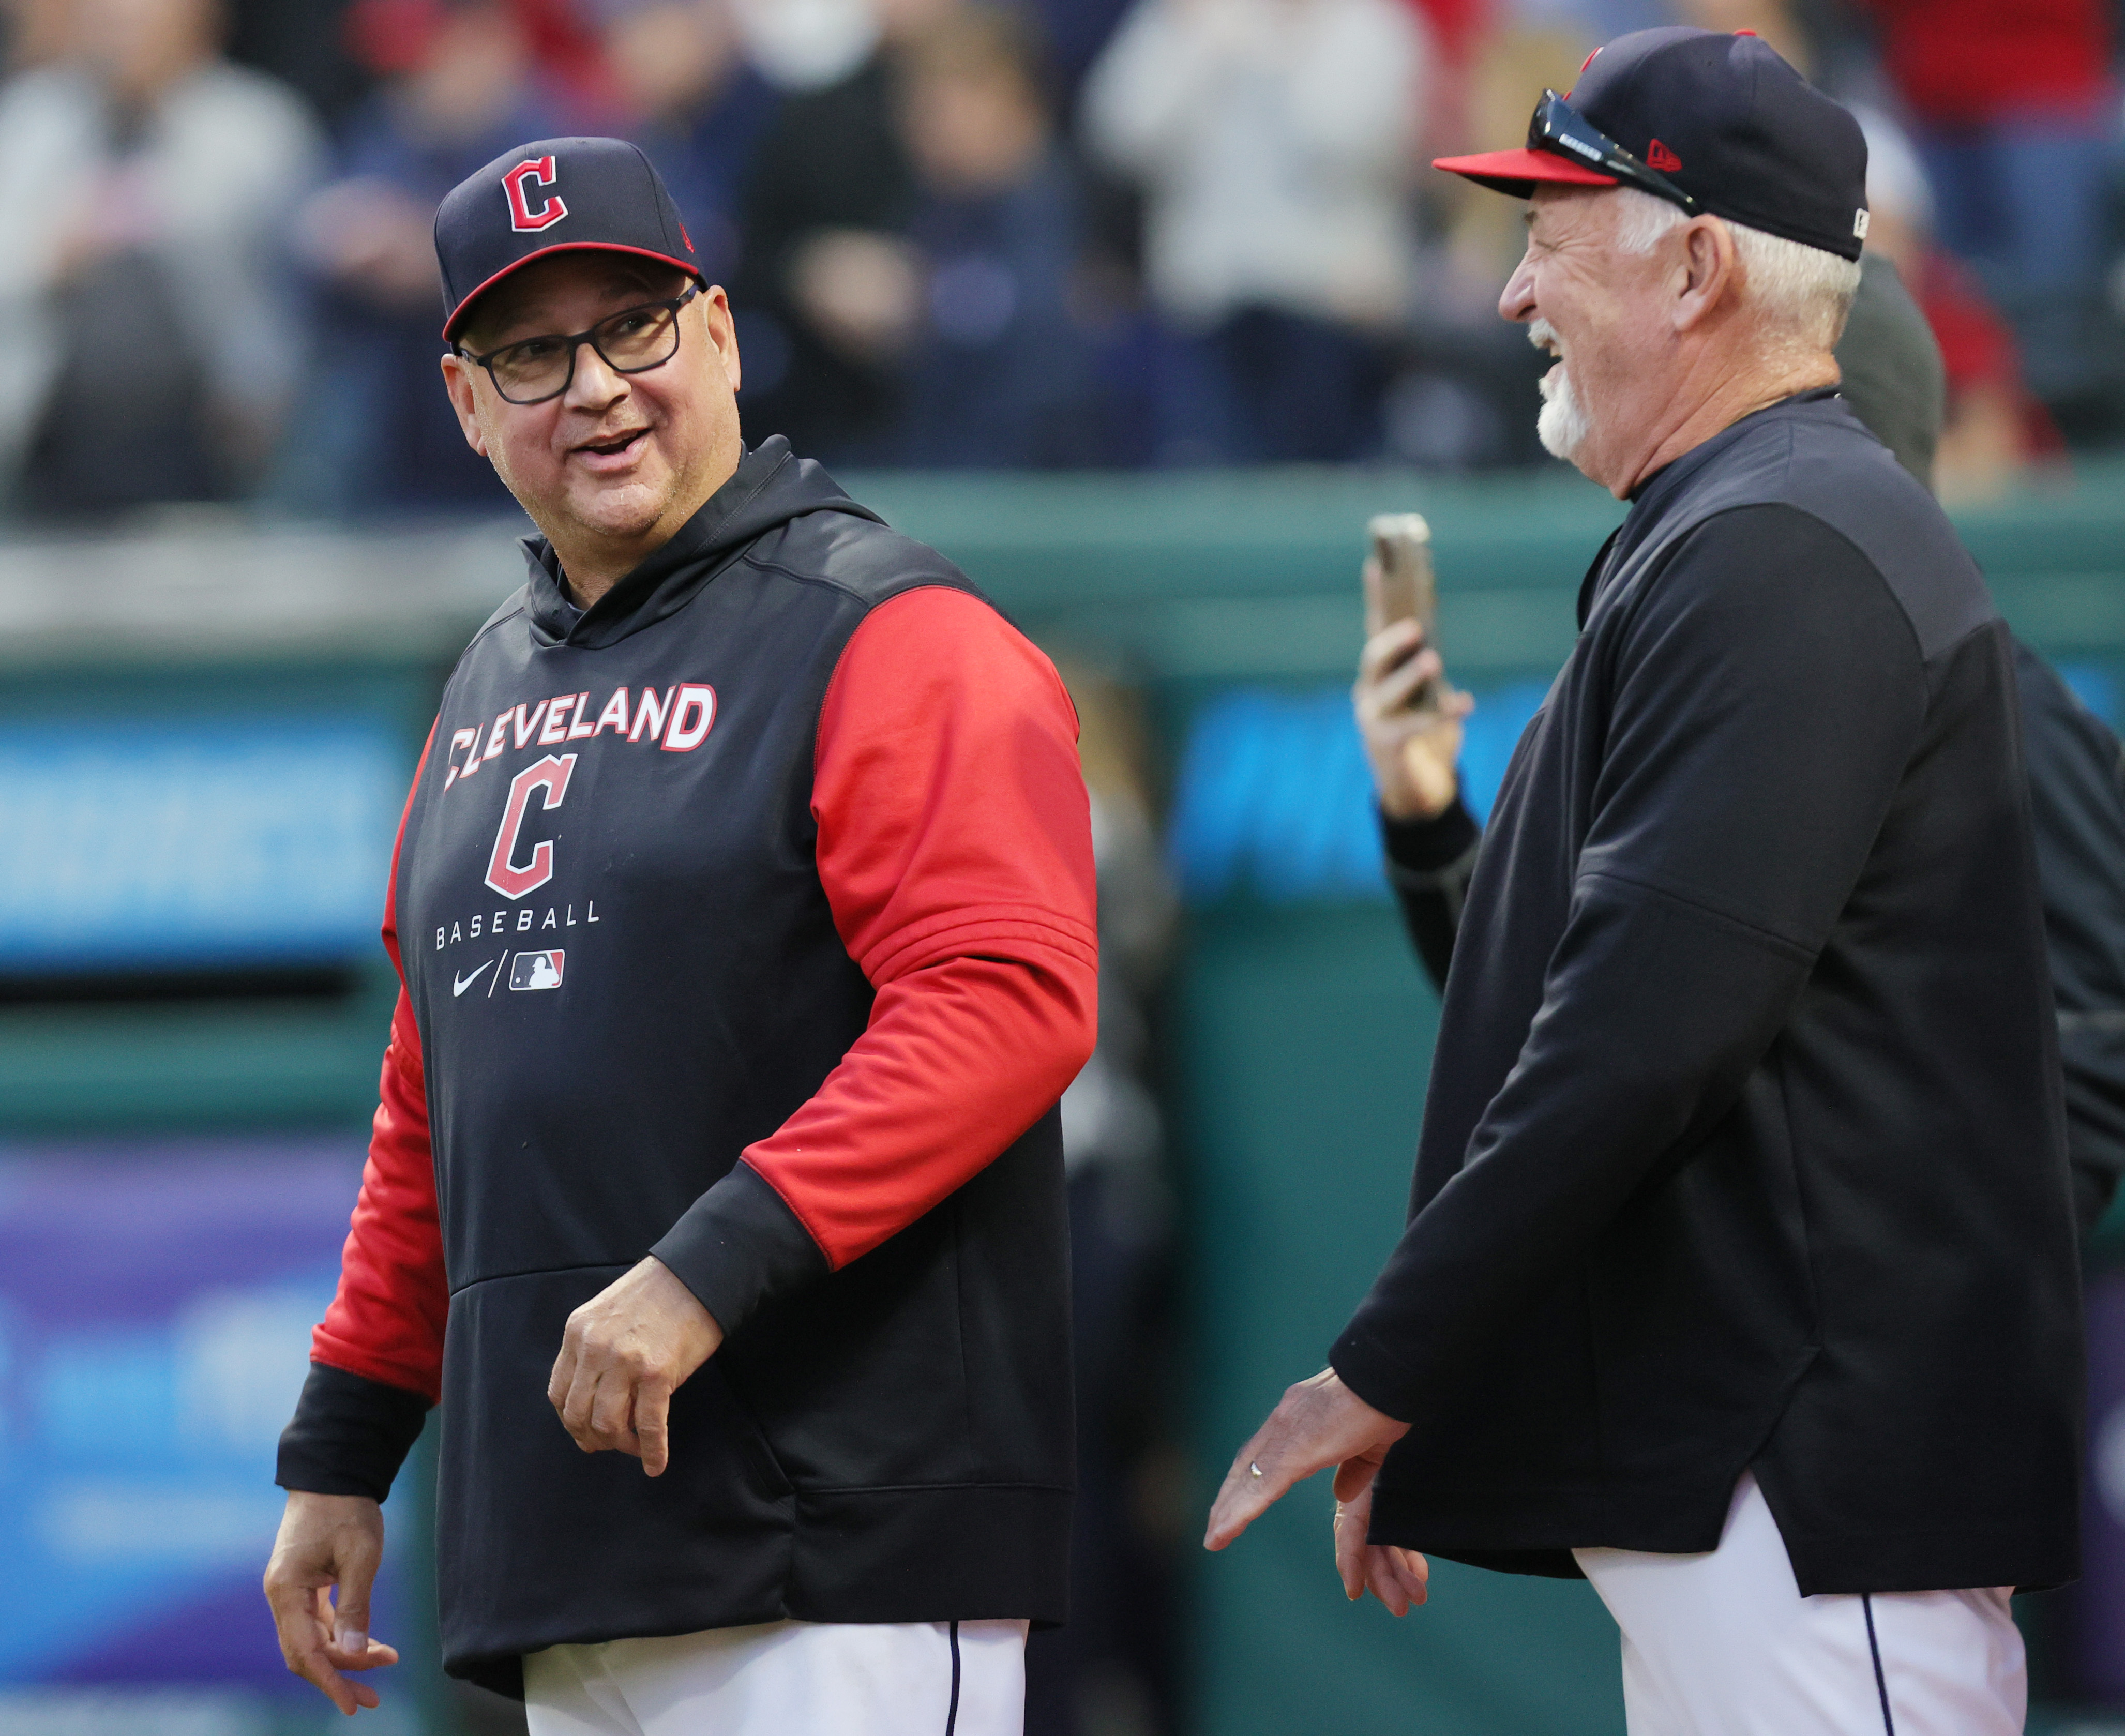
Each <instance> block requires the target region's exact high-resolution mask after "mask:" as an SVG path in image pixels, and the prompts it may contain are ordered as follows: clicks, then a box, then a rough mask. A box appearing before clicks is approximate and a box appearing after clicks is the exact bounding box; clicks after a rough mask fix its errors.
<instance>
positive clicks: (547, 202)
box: [436, 139, 708, 343]
mask: <svg viewBox="0 0 2125 1736" xmlns="http://www.w3.org/2000/svg"><path fill="white" fill-rule="evenodd" d="M581 248H601V249H604V250H605V251H607V252H615V253H636V254H639V255H641V256H643V257H644V258H646V259H655V260H661V261H663V262H664V263H665V264H666V265H668V266H676V267H678V269H679V270H680V271H685V272H686V273H688V274H689V275H691V276H693V277H695V278H697V279H699V280H700V281H701V282H702V283H703V284H706V282H707V281H708V280H707V278H706V277H705V276H704V275H703V274H702V271H701V262H700V260H699V259H698V258H697V257H695V253H694V238H693V237H692V236H690V235H689V234H688V233H686V224H685V223H681V221H680V220H679V208H678V207H677V206H676V205H674V204H672V202H671V194H670V192H668V191H667V190H666V188H665V186H664V181H663V178H662V176H659V175H658V174H657V171H656V170H655V168H653V167H652V166H651V164H650V162H649V159H648V158H647V157H645V156H643V154H642V153H641V151H640V150H639V149H638V148H636V147H635V146H634V145H631V144H629V143H628V142H627V141H626V140H625V139H539V140H538V141H537V142H536V143H532V144H524V145H519V146H518V147H517V148H516V149H515V150H513V151H505V152H503V153H502V155H501V156H499V157H497V158H495V159H494V161H493V162H490V163H489V164H488V166H487V167H485V168H483V169H482V170H480V171H479V172H478V173H477V174H474V175H472V176H468V177H467V178H466V179H465V180H464V181H459V183H458V184H457V185H456V186H455V187H452V188H451V189H450V192H449V194H448V195H446V196H445V198H444V200H443V202H442V204H441V205H439V206H437V207H436V263H437V264H439V265H440V266H441V267H442V269H443V336H444V338H445V341H450V342H453V343H454V342H455V341H456V340H457V333H458V328H459V327H460V326H461V325H463V324H464V318H465V315H466V313H468V312H469V310H470V308H471V307H472V304H473V303H474V302H475V301H476V300H478V299H479V297H480V296H481V295H482V294H484V293H485V292H486V291H488V290H489V289H492V288H493V287H494V286H495V285H497V284H498V283H500V282H501V281H502V279H503V278H505V277H507V276H508V275H509V274H510V273H511V271H516V270H517V269H519V268H520V267H521V266H528V265H530V263H531V261H533V260H535V259H544V257H545V256H547V255H548V254H549V253H562V252H568V251H570V250H572V249H581Z"/></svg>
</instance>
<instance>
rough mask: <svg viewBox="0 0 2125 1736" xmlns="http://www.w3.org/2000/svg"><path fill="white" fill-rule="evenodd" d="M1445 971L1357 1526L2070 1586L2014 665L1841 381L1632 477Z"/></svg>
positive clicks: (1537, 1553) (1485, 848)
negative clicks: (1748, 1539)
mask: <svg viewBox="0 0 2125 1736" xmlns="http://www.w3.org/2000/svg"><path fill="white" fill-rule="evenodd" d="M1581 623H1582V631H1581V635H1580V637H1579V640H1578V642H1577V644H1576V647H1574V650H1573V652H1572V654H1571V657H1570V659H1569V660H1568V661H1567V663H1566V666H1565V667H1564V670H1562V673H1561V674H1560V675H1559V676H1558V678H1557V683H1556V685H1555V686H1554V687H1553V689H1552V690H1551V693H1550V694H1549V697H1548V700H1547V701H1546V702H1545V703H1544V705H1543V708H1542V710H1541V711H1540V712H1539V713H1538V714H1537V716H1536V717H1535V718H1534V722H1532V723H1531V724H1530V725H1529V728H1528V731H1527V732H1526V734H1525V736H1524V737H1523V738H1522V741H1521V742H1520V746H1519V748H1518V750H1516V752H1515V755H1514V757H1513V760H1512V763H1511V764H1510V767H1509V769H1508V770H1507V772H1506V774H1505V781H1504V784H1503V786H1502V788H1501V790H1500V793H1499V796H1498V800H1497V803H1496V807H1495V809H1494V811H1493V812H1492V815H1491V821H1490V825H1489V828H1488V830H1487V833H1486V835H1484V837H1483V840H1482V846H1481V850H1480V854H1479V855H1478V858H1477V863H1476V867H1475V872H1474V875H1473V877H1472V880H1471V882H1469V884H1468V892H1467V902H1466V906H1465V908H1464V909H1463V910H1461V911H1460V913H1459V920H1458V940H1457V941H1456V943H1454V947H1453V953H1452V965H1451V969H1450V972H1449V975H1448V980H1447V986H1446V994H1445V1004H1444V1011H1443V1014H1442V1019H1441V1025H1440V1032H1439V1043H1438V1048H1437V1051H1436V1053H1435V1058H1434V1061H1433V1071H1432V1086H1431V1093H1430V1100H1429V1103H1428V1104H1427V1106H1426V1110H1425V1126H1424V1132H1423V1137H1422V1141H1421V1146H1420V1149H1419V1152H1418V1158H1417V1170H1416V1181H1415V1185H1414V1189H1413V1193H1412V1198H1411V1218H1410V1221H1409V1224H1408V1226H1407V1228H1406V1230H1405V1232H1404V1234H1403V1236H1402V1241H1401V1244H1399V1246H1398V1247H1397V1249H1396V1251H1395V1254H1393V1256H1392V1258H1391V1259H1390V1261H1389V1262H1388V1267H1387V1268H1386V1270H1385V1271H1384V1272H1383V1273H1382V1275H1381V1277H1380V1278H1379V1280H1378V1282H1377V1283H1376V1284H1375V1285H1374V1286H1373V1291H1372V1292H1371V1294H1370V1295H1369V1296H1368V1297H1367V1299H1366V1300H1365V1301H1364V1304H1363V1305H1362V1306H1360V1308H1359V1310H1358V1312H1357V1315H1356V1316H1355V1319H1354V1320H1352V1322H1351V1324H1350V1327H1349V1329H1347V1330H1346V1332H1345V1334H1344V1335H1343V1336H1342V1338H1340V1340H1339V1341H1338V1342H1337V1343H1336V1347H1335V1350H1334V1354H1333V1361H1334V1364H1335V1366H1336V1369H1337V1371H1339V1372H1340V1374H1341V1376H1342V1377H1343V1378H1344V1379H1345V1381H1347V1382H1348V1383H1349V1384H1350V1386H1351V1387H1352V1388H1353V1389H1354V1390H1355V1391H1357V1392H1358V1393H1359V1395H1361V1396H1362V1397H1364V1398H1365V1399H1366V1400H1368V1401H1369V1402H1370V1403H1372V1404H1374V1405H1376V1406H1378V1407H1379V1408H1380V1409H1383V1410H1385V1411H1387V1412H1388V1413H1389V1414H1392V1415H1394V1416H1397V1417H1399V1418H1406V1419H1407V1420H1409V1421H1410V1422H1411V1424H1412V1425H1413V1426H1412V1428H1411V1432H1410V1433H1409V1434H1408V1435H1407V1436H1406V1437H1404V1439H1403V1440H1402V1442H1400V1443H1398V1444H1397V1447H1395V1448H1394V1449H1393V1451H1392V1452H1391V1453H1390V1455H1389V1456H1388V1461H1387V1463H1386V1465H1385V1466H1384V1468H1383V1470H1382V1473H1381V1475H1380V1478H1379V1481H1378V1490H1377V1493H1376V1498H1375V1504H1374V1508H1373V1537H1374V1539H1375V1541H1382V1542H1391V1543H1396V1544H1401V1545H1408V1546H1412V1547H1416V1548H1421V1549H1425V1550H1432V1551H1434V1552H1435V1553H1438V1554H1440V1555H1445V1556H1447V1557H1449V1558H1450V1559H1456V1560H1468V1561H1473V1562H1476V1563H1478V1564H1482V1565H1487V1566H1491V1567H1500V1568H1506V1569H1519V1570H1522V1571H1529V1572H1536V1573H1553V1574H1566V1575H1570V1574H1576V1571H1577V1569H1576V1566H1575V1565H1574V1564H1573V1562H1572V1559H1571V1554H1570V1551H1571V1550H1573V1549H1575V1548H1582V1547H1603V1546H1608V1547H1617V1548H1624V1549H1633V1550H1655V1551H1661V1552H1670V1553H1693V1552H1697V1551H1701V1550H1710V1549H1712V1548H1713V1547H1714V1546H1715V1545H1717V1542H1718V1540H1719V1536H1720V1531H1721V1528H1722V1522H1723V1520H1724V1517H1725V1515H1726V1512H1727V1504H1728V1501H1729V1499H1730V1498H1731V1496H1732V1491H1733V1487H1734V1484H1735V1481H1736V1479H1737V1478H1738V1477H1739V1475H1741V1472H1742V1471H1743V1470H1747V1469H1752V1470H1754V1471H1755V1475H1756V1478H1757V1480H1758V1482H1759V1483H1760V1485H1761V1487H1762V1488H1763V1489H1764V1492H1765V1497H1766V1498H1767V1500H1768V1501H1769V1504H1770V1507H1771V1509H1772V1512H1773V1513H1774V1516H1775V1517H1776V1518H1777V1520H1778V1522H1779V1528H1780V1530H1781V1531H1782V1533H1783V1536H1784V1538H1785V1541H1786V1544H1787V1547H1788V1553H1789V1554H1790V1555H1791V1557H1792V1560H1793V1568H1794V1571H1795V1574H1796V1576H1797V1577H1798V1581H1799V1584H1800V1589H1801V1591H1802V1593H1803V1594H1812V1593H1820V1592H1845V1593H1857V1592H1892V1591H1914V1590H1925V1589H1937V1588H1965V1587H1980V1586H1993V1585H2021V1586H2039V1585H2046V1584H2054V1583H2059V1582H2060V1581H2061V1580H2064V1579H2067V1578H2071V1577H2072V1576H2073V1574H2074V1573H2075V1571H2076V1550H2077V1506H2076V1499H2077V1491H2076V1460H2077V1451H2078V1442H2079V1433H2080V1378H2081V1375H2080V1369H2081V1362H2080V1357H2081V1351H2080V1308H2079V1302H2080V1296H2079V1273H2078V1267H2077V1261H2076V1252H2075V1225H2074V1217H2073V1209H2072V1198H2071V1189H2070V1186H2069V1182H2068V1178H2067V1170H2066V1160H2065V1155H2064V1141H2063V1134H2062V1128H2061V1104H2060V1099H2059V1087H2058V1082H2057V1081H2058V1061H2057V1047H2056V1040H2055V1034H2054V1033H2055V1027H2054V1023H2053V1019H2052V998H2051V990H2050V986H2049V981H2048V973H2047V964H2046V959H2045V954H2044V937H2043V915H2042V908H2041V901H2040V896H2039V892H2038V882H2037V873H2036V864H2035V860H2034V856H2033V849H2032V844H2031V835H2030V819H2029V799H2028V783H2027V780H2026V778H2025V775H2024V769H2023V765H2022V759H2021V750H2020V746H2019V731H2018V727H2017V721H2016V715H2015V693H2014V677H2013V668H2012V666H2013V656H2014V653H2013V648H2012V645H2011V642H2010V639H2009V637H2008V635H2007V633H2006V629H2005V626H2004V625H2003V624H2002V623H2000V620H1999V619H1998V618H1997V616H1996V615H1995V613H1994V611H1993V609H1992V607H1991V603H1990V600H1988V598H1987V597H1986V594H1985V590H1984V587H1983V585H1982V582H1981V580H1980V579H1979V577H1978V576H1977V572H1976V570H1975V568H1974V567H1972V564H1971V562H1970V561H1969V558H1968V557H1967V555H1966V554H1965V553H1963V551H1962V548H1961V546H1960V545H1959V543H1958V542H1957V541H1956V539H1955V537H1954V534H1953V531H1952V530H1951V529H1950V528H1949V526H1948V523H1947V521H1946V520H1945V518H1944V516H1943V515H1941V513H1940V511H1939V507H1938V506H1936V505H1935V503H1934V501H1933V500H1932V499H1931V497H1930V496H1928V495H1927V494H1926V492H1925V490H1924V489H1922V488H1921V487H1920V486H1919V485H1918V484H1917V483H1915V482H1913V481H1911V478H1909V477H1908V476H1906V474H1905V473H1903V472H1902V471H1901V469H1900V468H1898V467H1897V466H1896V463H1895V461H1894V459H1892V457H1891V456H1890V455H1889V454H1888V453H1887V450H1886V449H1883V448H1882V446H1881V445H1879V444H1878V442H1876V441H1875V440H1874V439H1873V436H1872V435H1869V434H1868V433H1867V432H1866V431H1865V430H1864V429H1863V427H1862V426H1860V425H1859V422H1858V421H1856V419H1854V417H1853V416H1851V415H1850V413H1849V411H1848V409H1847V408H1846V407H1845V405H1844V404H1843V403H1841V402H1840V401H1839V400H1837V399H1836V398H1835V397H1834V396H1833V395H1831V394H1829V393H1813V394H1809V395H1807V396H1804V397H1802V398H1795V399H1791V400H1788V401H1787V402H1783V403H1782V404H1779V405H1776V406H1774V407H1771V408H1769V409H1768V410H1765V411H1763V412H1759V413H1758V414H1756V415H1755V416H1750V417H1748V418H1746V420H1744V421H1741V422H1740V423H1737V424H1736V425H1735V426H1733V427H1732V428H1730V429H1728V430H1726V431H1725V432H1723V433H1722V434H1721V435H1717V436H1716V437H1715V438H1713V440H1709V441H1707V442H1706V443H1704V444H1703V445H1701V446H1699V447H1698V448H1697V449H1694V451H1692V452H1690V453H1689V454H1685V455H1684V457H1683V458H1682V459H1679V460H1677V461H1676V462H1675V463H1673V464H1671V465H1670V466H1669V467H1668V468H1666V469H1665V470H1664V471H1662V472H1661V473H1660V474H1658V475H1657V476H1656V477H1655V478H1652V479H1651V482H1648V483H1647V485H1646V487H1644V488H1643V489H1642V491H1641V492H1640V493H1639V495H1638V496H1637V500H1636V501H1635V502H1634V504H1633V510H1632V511H1631V514H1630V515H1629V517H1628V519H1627V520H1626V521H1625V523H1624V524H1623V526H1622V527H1621V529H1619V530H1618V533H1617V534H1616V536H1615V537H1614V539H1612V540H1611V543H1610V544H1609V547H1608V548H1605V549H1604V552H1603V554H1602V556H1601V557H1600V558H1599V559H1597V561H1596V562H1595V567H1594V568H1593V570H1592V571H1590V573H1589V574H1588V577H1587V582H1586V586H1585V588H1584V590H1583V591H1582V594H1581Z"/></svg>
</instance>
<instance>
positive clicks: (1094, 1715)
mask: <svg viewBox="0 0 2125 1736" xmlns="http://www.w3.org/2000/svg"><path fill="white" fill-rule="evenodd" d="M1058 670H1059V672H1060V673H1061V674H1062V675H1063V679H1064V680H1065V682H1066V683H1067V685H1068V687H1069V689H1070V696H1071V699H1072V702H1073V703H1075V705H1076V706H1077V715H1078V718H1079V723H1080V727H1079V732H1078V756H1079V758H1080V760H1081V761H1082V763H1083V765H1084V771H1085V787H1086V793H1087V794H1088V795H1089V797H1091V816H1092V854H1093V859H1094V862H1095V865H1096V867H1097V869H1098V873H1099V896H1100V1040H1099V1047H1097V1048H1096V1049H1095V1051H1093V1055H1092V1058H1091V1061H1089V1062H1087V1063H1086V1066H1085V1069H1084V1070H1083V1071H1082V1072H1081V1073H1080V1074H1079V1075H1077V1081H1076V1083H1074V1084H1072V1086H1071V1087H1070V1089H1069V1090H1068V1091H1067V1092H1066V1093H1065V1094H1064V1095H1063V1161H1064V1164H1065V1165H1066V1169H1067V1181H1068V1188H1069V1201H1070V1279H1071V1315H1072V1325H1073V1328H1074V1337H1075V1339H1076V1346H1077V1513H1076V1518H1075V1523H1074V1525H1073V1527H1072V1534H1071V1561H1070V1586H1071V1593H1070V1604H1071V1617H1070V1624H1069V1625H1068V1626H1067V1627H1065V1628H1063V1629H1062V1630H1059V1631H1058V1632H1055V1633H1053V1634H1051V1635H1044V1636H1042V1638H1041V1640H1039V1641H1038V1642H1036V1644H1034V1646H1033V1647H1032V1648H1031V1649H1029V1651H1028V1653H1027V1654H1026V1677H1027V1680H1026V1688H1027V1694H1026V1720H1025V1727H1026V1736H1105V1733H1110V1732H1113V1733H1123V1732H1127V1733H1133V1736H1150V1733H1152V1732H1154V1731H1166V1730H1173V1729H1178V1728H1179V1727H1180V1719H1179V1718H1178V1717H1177V1716H1176V1706H1175V1704H1174V1696H1175V1689H1176V1687H1177V1682H1176V1677H1177V1673H1178V1672H1177V1671H1176V1667H1175V1660H1176V1658H1177V1657H1178V1656H1179V1654H1180V1650H1181V1648H1180V1644H1179V1636H1178V1635H1177V1634H1176V1631H1175V1626H1176V1623H1175V1613H1176V1611H1175V1593H1176V1573H1175V1566H1176V1560H1177V1559H1178V1558H1179V1555H1180V1546H1181V1535H1182V1532H1183V1530H1184V1528H1185V1527H1187V1526H1188V1524H1189V1522H1190V1521H1191V1520H1192V1519H1193V1518H1194V1513H1193V1511H1192V1508H1191V1507H1190V1499H1191V1496H1190V1491H1189V1480H1188V1476H1187V1473H1186V1470H1185V1464H1186V1461H1185V1454H1184V1453H1183V1451H1181V1449H1180V1447H1179V1446H1178V1444H1177V1440H1176V1437H1177V1433H1178V1431H1177V1428H1176V1423H1177V1418H1176V1414H1175V1409H1174V1404H1173V1395H1174V1394H1175V1392H1176V1390H1178V1389H1179V1387H1180V1385H1181V1383H1180V1381H1178V1380H1177V1379H1176V1373H1175V1369H1174V1367H1173V1357H1174V1355H1175V1352H1176V1345H1175V1343H1174V1327H1175V1321H1174V1310H1173V1300H1174V1299H1173V1294H1172V1277H1173V1272H1172V1263H1173V1251H1174V1250H1173V1198H1172V1188H1171V1179H1170V1177H1169V1174H1168V1172H1167V1163H1166V1148H1165V1138H1164V1132H1163V1129H1162V1128H1161V1124H1160V1117H1159V1112H1158V1105H1157V1101H1156V1099H1154V1098H1153V1096H1152V1091H1151V1087H1150V1084H1149V1080H1150V1077H1151V1074H1152V1058H1153V1057H1152V1032H1151V1011H1152V1003H1153V1001H1154V1000H1155V999H1156V997H1157V994H1158V991H1159V989H1160V987H1161V984H1162V982H1163V981H1164V979H1165V976H1166V967H1167V965H1168V963H1169V962H1170V961H1171V956H1172V948H1173V940H1174V929H1175V925H1176V916H1177V914H1178V911H1177V908H1176V899H1175V896H1174V893H1173V888H1172V886H1171V882H1169V881H1168V880H1167V878H1166V870H1165V865H1164V863H1163V861H1162V859H1161V852H1160V849H1159V842H1158V835H1157V829H1156V826H1155V824H1154V821H1153V819H1152V806H1151V797H1150V793H1149V789H1148V782H1149V780H1148V778H1147V771H1146V761H1147V758H1148V757H1149V756H1148V754H1147V750H1146V744H1145V740H1144V732H1143V723H1142V717H1141V709H1140V705H1141V702H1140V699H1139V696H1138V695H1137V694H1134V693H1133V692H1132V691H1131V690H1130V689H1128V688H1126V687H1124V686H1123V685H1120V684H1119V683H1118V682H1116V681H1115V680H1113V679H1112V678H1111V677H1109V676H1105V675H1101V674H1100V673H1098V672H1096V671H1095V670H1092V669H1091V668H1088V667H1086V666H1082V665H1076V666H1073V665H1072V664H1071V663H1070V662H1068V661H1067V660H1066V661H1063V662H1062V663H1060V664H1059V665H1058Z"/></svg>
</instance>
